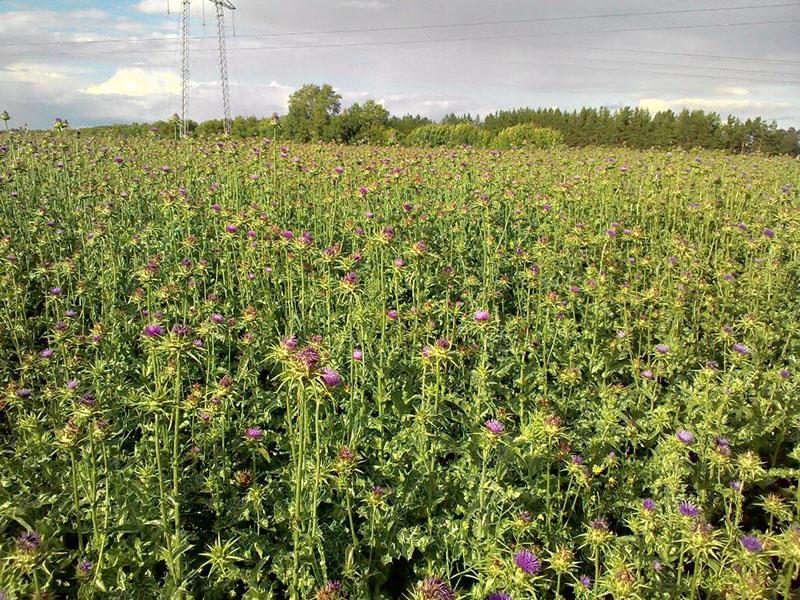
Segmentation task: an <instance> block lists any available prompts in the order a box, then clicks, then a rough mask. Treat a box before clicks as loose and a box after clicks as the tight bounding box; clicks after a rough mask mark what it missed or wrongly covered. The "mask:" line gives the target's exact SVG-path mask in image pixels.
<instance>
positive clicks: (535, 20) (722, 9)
mask: <svg viewBox="0 0 800 600" xmlns="http://www.w3.org/2000/svg"><path fill="white" fill-rule="evenodd" d="M788 7H796V8H798V7H800V3H798V2H779V3H772V4H751V5H744V6H731V7H714V8H692V9H681V10H653V11H638V12H619V13H601V14H595V15H565V16H558V17H528V18H522V19H503V20H494V21H471V22H462V23H439V24H433V25H405V26H394V27H361V28H350V29H327V30H316V31H313V30H312V31H277V32H265V33H252V34H239V35H237V36H236V37H240V38H259V37H289V36H303V35H331V34H346V33H386V32H390V31H420V30H428V29H449V28H454V27H479V26H493V25H513V24H523V23H540V22H558V21H579V20H590V19H611V18H624V17H639V16H664V15H678V14H698V13H715V12H730V11H740V10H755V9H764V8H788ZM777 22H781V21H777ZM709 26H713V25H709ZM203 37H208V36H192V37H190V39H202V38H203ZM176 39H178V38H177V37H172V36H171V37H162V36H157V37H149V38H142V37H138V38H114V39H108V40H65V41H54V42H38V43H37V42H11V43H7V44H0V46H3V47H10V46H43V45H86V44H110V43H123V42H132V43H137V42H151V41H154V42H163V41H172V40H176Z"/></svg>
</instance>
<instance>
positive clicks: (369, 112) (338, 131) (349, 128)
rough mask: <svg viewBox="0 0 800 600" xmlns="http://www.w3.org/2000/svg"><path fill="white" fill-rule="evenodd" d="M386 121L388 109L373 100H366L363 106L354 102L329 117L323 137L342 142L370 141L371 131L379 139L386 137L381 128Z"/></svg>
mask: <svg viewBox="0 0 800 600" xmlns="http://www.w3.org/2000/svg"><path fill="white" fill-rule="evenodd" d="M388 123H389V111H387V110H386V109H385V108H384V107H383V106H381V105H380V104H378V103H377V102H375V101H374V100H367V101H366V102H365V103H364V104H363V106H362V105H360V104H359V103H358V102H356V103H354V104H353V105H352V106H349V107H348V108H346V109H344V110H343V111H342V112H341V114H339V115H336V116H335V117H333V118H332V119H331V122H330V124H329V125H328V129H327V132H326V136H325V137H326V139H328V140H336V141H338V142H343V143H360V142H364V141H370V140H369V139H368V137H369V135H370V133H369V132H370V131H371V132H372V133H371V135H372V136H373V137H375V139H381V138H384V137H387V136H386V134H385V133H382V130H383V129H385V128H386V126H387V125H388ZM387 139H388V138H387ZM371 143H376V142H371Z"/></svg>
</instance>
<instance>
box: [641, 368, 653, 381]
mask: <svg viewBox="0 0 800 600" xmlns="http://www.w3.org/2000/svg"><path fill="white" fill-rule="evenodd" d="M642 377H644V378H645V379H650V380H652V379H654V377H655V376H654V375H653V372H652V371H651V370H650V369H645V370H644V371H642Z"/></svg>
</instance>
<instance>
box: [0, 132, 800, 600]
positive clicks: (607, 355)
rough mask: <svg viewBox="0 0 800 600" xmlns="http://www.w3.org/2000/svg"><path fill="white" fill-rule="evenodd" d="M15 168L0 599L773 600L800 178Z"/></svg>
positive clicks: (7, 158)
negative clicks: (637, 599)
mask: <svg viewBox="0 0 800 600" xmlns="http://www.w3.org/2000/svg"><path fill="white" fill-rule="evenodd" d="M279 129H280V123H278V122H277V121H276V122H275V123H274V124H273V125H272V137H271V138H270V139H257V140H237V139H231V138H227V137H226V138H221V139H202V138H198V139H192V140H180V139H176V140H175V143H174V144H170V145H166V146H165V145H164V144H162V143H160V142H159V140H158V138H157V137H155V136H149V137H146V138H141V139H117V138H112V137H93V136H91V135H81V136H78V135H77V134H76V132H75V131H74V130H73V129H71V128H69V126H68V124H67V122H66V121H65V120H64V119H60V120H58V121H56V124H55V125H54V128H53V130H51V131H47V132H38V133H28V134H26V135H25V136H21V137H16V136H15V139H14V144H13V149H12V148H9V147H8V146H7V145H0V283H1V284H2V285H0V454H1V456H0V458H2V465H3V467H2V469H0V479H2V483H3V485H2V486H0V531H2V537H0V559H2V560H0V598H33V597H36V598H61V597H64V598H80V599H89V598H103V597H110V598H116V597H128V596H130V597H142V598H159V597H165V598H166V597H169V598H180V597H183V598H187V599H188V598H209V599H212V600H213V599H216V598H219V599H222V598H230V597H242V598H274V599H282V598H288V599H291V600H305V599H308V598H316V599H317V600H341V599H343V598H349V599H351V600H377V599H383V598H409V599H415V600H419V599H422V600H455V599H460V600H468V599H469V600H485V599H491V600H508V599H514V600H517V599H523V598H534V597H541V598H573V597H575V598H593V599H594V598H601V597H604V598H611V597H614V598H642V599H645V598H648V599H649V598H696V599H701V598H787V599H788V598H793V597H796V596H797V594H798V590H800V571H799V570H800V481H798V468H800V434H799V433H798V432H799V431H800V427H798V425H800V423H798V419H797V415H798V414H800V394H798V391H800V390H798V379H797V372H798V357H800V336H798V330H797V325H796V324H797V323H798V321H800V300H798V295H797V293H796V292H797V290H796V287H797V280H798V277H800V253H798V248H800V234H799V233H798V232H800V218H798V215H800V212H799V211H800V196H798V191H797V190H798V189H800V166H798V164H797V162H796V161H792V160H789V159H787V158H780V157H774V158H766V157H762V156H728V155H725V154H721V153H716V152H700V153H696V152H691V153H690V152H684V151H673V152H656V151H652V152H641V151H629V150H619V149H615V150H613V151H612V150H609V149H603V148H594V149H593V148H584V149H581V150H570V149H564V148H561V149H558V148H556V149H552V150H550V151H547V152H544V151H536V150H531V149H501V150H488V149H476V148H471V147H460V148H449V149H444V148H442V149H425V150H418V149H412V148H373V147H369V146H358V147H355V146H350V147H346V148H345V147H340V146H336V145H321V144H313V145H295V144H282V143H281V142H280V141H278V140H277V139H275V138H276V137H277V136H278V135H279Z"/></svg>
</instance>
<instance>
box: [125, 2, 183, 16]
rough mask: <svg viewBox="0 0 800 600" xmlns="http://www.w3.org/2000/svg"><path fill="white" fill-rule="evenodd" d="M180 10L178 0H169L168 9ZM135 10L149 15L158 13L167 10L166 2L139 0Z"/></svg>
mask: <svg viewBox="0 0 800 600" xmlns="http://www.w3.org/2000/svg"><path fill="white" fill-rule="evenodd" d="M173 5H174V8H175V10H176V11H177V10H180V0H170V9H172V8H173ZM134 8H135V9H136V10H138V11H139V12H142V13H146V14H149V15H159V14H162V13H165V12H166V11H167V3H166V2H165V1H164V0H141V1H140V2H139V3H138V4H136V6H134Z"/></svg>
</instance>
